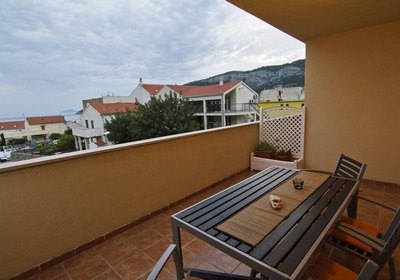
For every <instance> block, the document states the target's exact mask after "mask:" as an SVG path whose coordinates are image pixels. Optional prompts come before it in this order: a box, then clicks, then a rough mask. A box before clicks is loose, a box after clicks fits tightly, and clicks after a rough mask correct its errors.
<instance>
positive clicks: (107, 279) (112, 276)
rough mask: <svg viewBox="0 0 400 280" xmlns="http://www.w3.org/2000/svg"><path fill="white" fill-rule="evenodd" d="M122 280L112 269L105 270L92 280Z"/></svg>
mask: <svg viewBox="0 0 400 280" xmlns="http://www.w3.org/2000/svg"><path fill="white" fill-rule="evenodd" d="M121 279H122V278H121V277H120V276H119V275H118V274H117V273H116V272H115V271H114V270H112V269H109V270H107V271H106V272H104V273H103V274H101V275H99V276H97V277H96V278H94V279H93V280H121Z"/></svg>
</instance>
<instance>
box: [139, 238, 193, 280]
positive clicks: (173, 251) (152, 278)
mask: <svg viewBox="0 0 400 280" xmlns="http://www.w3.org/2000/svg"><path fill="white" fill-rule="evenodd" d="M177 250H178V249H177V248H176V245H175V244H170V245H169V246H168V247H167V249H166V250H165V251H164V253H163V254H162V256H161V257H160V258H159V260H158V261H157V263H156V264H155V266H154V267H153V269H152V270H151V272H150V274H149V276H148V277H147V280H156V279H157V278H158V276H159V275H160V273H161V271H162V269H163V268H164V267H165V265H166V264H167V261H168V260H169V258H170V257H171V255H172V256H173V258H174V263H175V268H177V267H176V266H177V261H176V260H177V257H178V251H177ZM185 279H188V280H189V279H194V280H195V279H199V278H196V277H191V276H190V277H185Z"/></svg>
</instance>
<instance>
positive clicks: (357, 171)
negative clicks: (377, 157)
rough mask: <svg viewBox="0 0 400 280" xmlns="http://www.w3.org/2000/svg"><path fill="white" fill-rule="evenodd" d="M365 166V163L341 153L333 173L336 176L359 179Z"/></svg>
mask: <svg viewBox="0 0 400 280" xmlns="http://www.w3.org/2000/svg"><path fill="white" fill-rule="evenodd" d="M366 168H367V165H366V164H364V163H361V162H359V161H357V160H355V159H352V158H350V157H348V156H346V155H344V154H341V155H340V158H339V161H338V163H337V165H336V169H335V172H334V173H333V175H334V176H337V177H344V178H350V179H354V180H361V179H362V177H363V175H364V172H365V169H366Z"/></svg>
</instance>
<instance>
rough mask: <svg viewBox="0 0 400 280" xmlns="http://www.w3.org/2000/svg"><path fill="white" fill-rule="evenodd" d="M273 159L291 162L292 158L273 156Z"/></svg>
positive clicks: (290, 156) (289, 156) (288, 156)
mask: <svg viewBox="0 0 400 280" xmlns="http://www.w3.org/2000/svg"><path fill="white" fill-rule="evenodd" d="M275 159H277V160H282V161H293V156H292V155H279V154H276V155H275Z"/></svg>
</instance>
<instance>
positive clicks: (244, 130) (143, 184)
mask: <svg viewBox="0 0 400 280" xmlns="http://www.w3.org/2000/svg"><path fill="white" fill-rule="evenodd" d="M258 129H259V123H251V124H245V125H238V126H230V127H226V128H219V129H213V130H208V131H198V132H192V133H188V134H183V135H178V136H168V137H163V138H157V139H152V140H145V141H138V142H134V143H127V144H121V145H115V146H111V147H105V148H98V149H96V150H94V151H81V152H74V153H70V154H64V155H57V156H53V157H48V158H42V159H36V160H31V161H26V162H20V163H7V164H3V165H2V166H1V168H0V181H1V182H2V184H1V187H0V210H1V211H0V220H1V221H2V225H3V226H2V235H1V236H2V238H1V239H0V246H1V248H2V250H1V252H0V263H1V264H2V266H1V267H2V269H1V270H0V279H9V278H12V277H15V276H18V275H19V276H18V279H31V280H33V279H145V277H146V276H147V274H148V273H149V271H150V270H151V268H152V267H153V266H154V264H155V262H156V260H157V259H158V258H159V257H160V256H161V254H162V251H163V250H164V249H165V248H166V247H167V244H169V243H171V225H170V220H169V216H170V215H171V214H173V213H175V212H177V211H179V210H181V209H183V208H186V207H188V206H190V205H192V204H194V203H196V202H198V201H199V200H201V199H204V198H205V197H208V196H210V195H212V194H214V193H216V192H218V191H220V190H222V189H224V188H226V187H229V186H231V185H233V184H234V183H236V182H238V181H241V180H242V179H244V178H246V177H248V176H250V175H252V174H254V173H252V172H251V171H249V155H250V152H251V151H252V150H253V148H254V146H255V144H256V143H257V142H258V133H259V131H258ZM362 188H363V190H362V191H363V192H364V194H366V195H368V196H373V197H375V198H377V199H379V200H381V201H383V202H385V203H387V204H389V205H392V206H397V205H399V204H400V197H399V196H398V193H399V186H398V185H394V184H381V183H374V182H371V181H366V182H364V183H363V187H362ZM361 207H362V209H361V210H360V215H361V216H362V218H363V219H364V220H366V221H369V222H372V223H375V224H376V225H378V226H379V227H381V228H384V227H385V225H386V223H387V221H388V217H387V216H386V213H383V212H382V213H380V212H377V211H375V210H374V209H370V208H367V206H366V205H361ZM371 213H374V214H373V215H371ZM183 246H184V248H183V252H184V260H185V265H190V266H194V267H197V268H203V269H209V270H214V271H222V272H234V273H236V274H243V275H245V274H248V273H249V268H248V267H247V266H245V265H243V264H241V263H239V262H238V261H236V260H234V259H232V258H230V257H229V256H227V255H225V254H223V253H222V252H220V251H218V250H216V249H214V248H212V247H210V246H209V245H207V244H205V243H203V242H202V241H201V240H199V239H197V238H195V237H193V236H191V235H190V234H189V233H186V232H184V233H183ZM399 256H400V255H399V250H397V252H396V262H397V268H400V262H399V259H400V258H399ZM340 257H342V256H341V255H338V258H340ZM345 261H347V262H349V260H348V259H346V260H345ZM351 263H352V264H353V263H354V266H357V265H358V263H357V261H356V260H354V261H353V260H351ZM21 273H23V274H22V275H21ZM380 276H382V278H381V277H380V278H379V279H389V278H388V272H387V271H386V268H385V270H384V271H383V272H382V273H381V275H380ZM161 279H174V269H173V264H172V262H170V263H169V264H168V265H167V267H166V269H165V270H164V272H163V274H162V278H161Z"/></svg>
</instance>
